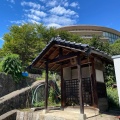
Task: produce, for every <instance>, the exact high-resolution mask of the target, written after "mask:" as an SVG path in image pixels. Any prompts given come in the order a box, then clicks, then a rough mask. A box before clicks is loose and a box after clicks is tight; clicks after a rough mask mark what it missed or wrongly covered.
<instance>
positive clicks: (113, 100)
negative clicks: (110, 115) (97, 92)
mask: <svg viewBox="0 0 120 120" xmlns="http://www.w3.org/2000/svg"><path fill="white" fill-rule="evenodd" d="M107 95H108V102H109V107H110V108H112V109H118V108H119V98H118V91H117V89H116V88H112V87H108V88H107Z"/></svg>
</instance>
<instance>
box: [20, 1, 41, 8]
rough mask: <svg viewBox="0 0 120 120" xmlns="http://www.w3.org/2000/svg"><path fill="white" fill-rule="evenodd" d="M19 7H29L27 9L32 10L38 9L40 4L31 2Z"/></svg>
mask: <svg viewBox="0 0 120 120" xmlns="http://www.w3.org/2000/svg"><path fill="white" fill-rule="evenodd" d="M21 5H22V6H29V7H32V8H35V9H40V4H36V3H33V2H25V1H23V2H21Z"/></svg>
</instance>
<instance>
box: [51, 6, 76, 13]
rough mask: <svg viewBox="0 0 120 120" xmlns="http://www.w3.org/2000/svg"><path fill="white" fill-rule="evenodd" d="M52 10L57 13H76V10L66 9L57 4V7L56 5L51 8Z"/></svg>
mask: <svg viewBox="0 0 120 120" xmlns="http://www.w3.org/2000/svg"><path fill="white" fill-rule="evenodd" d="M50 12H51V13H52V14H56V15H64V14H67V15H75V14H76V12H75V11H72V10H70V9H68V10H67V9H65V8H64V7H61V6H57V7H54V8H52V9H51V10H50Z"/></svg>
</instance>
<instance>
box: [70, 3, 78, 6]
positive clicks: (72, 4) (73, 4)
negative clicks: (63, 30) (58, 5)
mask: <svg viewBox="0 0 120 120" xmlns="http://www.w3.org/2000/svg"><path fill="white" fill-rule="evenodd" d="M70 6H71V7H77V6H78V3H76V2H72V3H71V4H70Z"/></svg>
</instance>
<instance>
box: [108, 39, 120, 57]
mask: <svg viewBox="0 0 120 120" xmlns="http://www.w3.org/2000/svg"><path fill="white" fill-rule="evenodd" d="M110 48H111V49H110V50H111V51H110V52H111V55H120V39H118V40H117V41H115V42H114V43H113V44H111V45H110Z"/></svg>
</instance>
